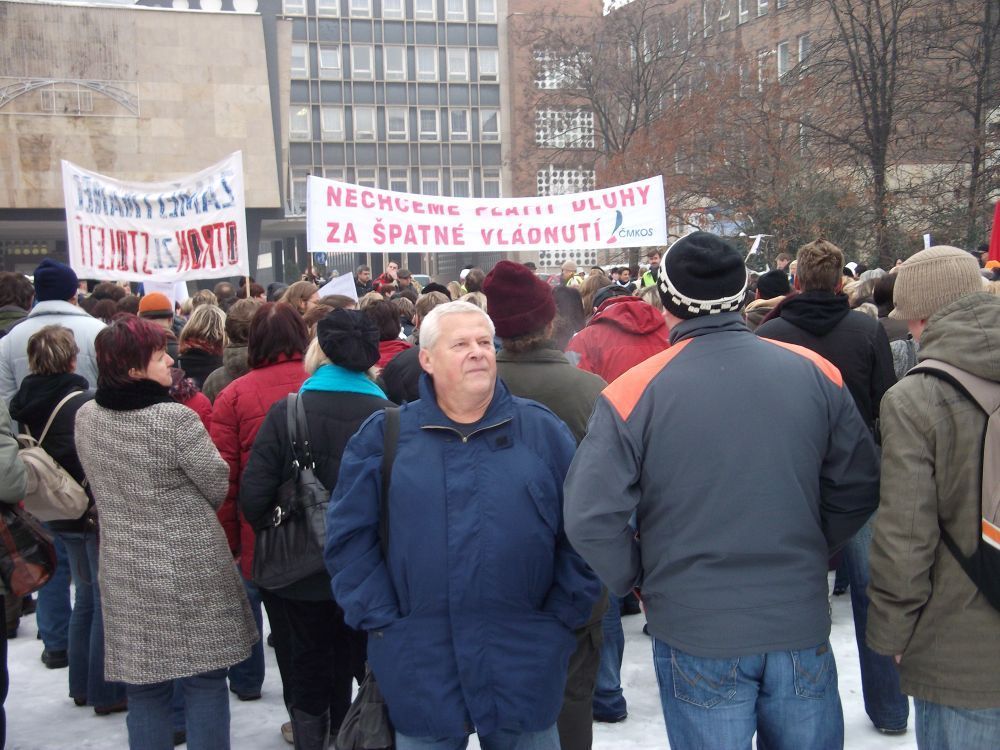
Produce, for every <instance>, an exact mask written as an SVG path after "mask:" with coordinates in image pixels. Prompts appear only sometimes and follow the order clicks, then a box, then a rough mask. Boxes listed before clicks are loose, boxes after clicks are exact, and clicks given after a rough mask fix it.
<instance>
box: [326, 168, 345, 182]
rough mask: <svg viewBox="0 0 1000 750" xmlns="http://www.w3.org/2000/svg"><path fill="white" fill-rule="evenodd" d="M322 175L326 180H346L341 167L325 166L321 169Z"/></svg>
mask: <svg viewBox="0 0 1000 750" xmlns="http://www.w3.org/2000/svg"><path fill="white" fill-rule="evenodd" d="M323 176H324V177H325V178H326V179H328V180H337V181H338V182H345V181H346V176H345V174H344V168H343V167H326V168H324V169H323Z"/></svg>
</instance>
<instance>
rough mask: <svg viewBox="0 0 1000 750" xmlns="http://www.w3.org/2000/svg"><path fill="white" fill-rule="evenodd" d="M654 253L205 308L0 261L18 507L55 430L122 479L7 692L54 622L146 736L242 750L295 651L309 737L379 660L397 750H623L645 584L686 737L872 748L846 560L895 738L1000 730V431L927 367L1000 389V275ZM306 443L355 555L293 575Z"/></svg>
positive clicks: (108, 696)
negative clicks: (992, 587)
mask: <svg viewBox="0 0 1000 750" xmlns="http://www.w3.org/2000/svg"><path fill="white" fill-rule="evenodd" d="M647 261H648V266H647V267H645V268H642V269H639V268H627V267H615V268H612V269H610V270H608V269H605V268H602V267H593V268H591V269H590V270H589V272H587V273H581V272H580V270H579V269H578V267H577V266H576V264H575V263H573V262H572V261H567V263H565V264H564V265H563V267H562V268H561V269H560V273H558V274H553V275H552V276H549V277H545V276H544V275H541V274H538V273H537V271H536V269H535V268H534V266H533V264H530V263H526V264H521V263H515V262H511V261H500V262H499V263H497V264H496V265H495V266H494V267H493V268H492V269H491V270H490V271H489V272H488V273H487V272H485V271H484V270H483V269H479V268H469V269H465V270H464V271H463V272H462V274H461V277H460V279H458V280H457V281H452V282H449V283H448V284H441V283H437V282H431V283H428V284H426V285H424V286H423V287H420V286H419V284H418V283H417V282H416V280H415V279H414V277H413V275H412V274H411V273H410V272H409V271H408V270H407V269H405V268H400V267H399V266H398V264H397V263H395V262H390V263H388V264H387V266H386V268H385V271H384V272H383V273H382V274H381V275H380V276H378V277H377V278H375V279H373V278H372V271H371V268H370V267H368V266H361V267H359V268H357V269H356V270H355V272H354V282H355V288H356V292H357V300H355V298H354V297H348V296H328V297H322V298H321V297H320V291H319V286H317V284H316V283H314V281H313V280H303V281H298V282H295V283H293V284H291V285H288V286H285V285H284V284H272V285H270V286H269V287H268V288H267V289H264V288H263V287H261V286H260V285H258V284H256V283H254V282H252V281H251V280H247V281H244V282H241V284H240V285H237V286H234V285H232V284H230V283H228V282H220V283H219V284H217V285H215V287H214V289H213V290H211V291H209V290H202V291H199V292H197V293H196V294H195V295H194V296H193V297H192V298H191V299H190V300H187V301H185V302H183V303H182V304H175V303H174V302H172V301H171V300H170V299H169V298H168V297H167V296H166V295H164V294H161V293H158V292H150V293H148V294H142V295H134V294H131V293H130V289H129V288H127V285H121V284H117V283H113V282H103V283H100V284H97V285H96V286H95V287H94V288H93V289H92V290H91V292H90V293H84V292H83V291H82V288H81V284H80V282H79V280H78V279H77V277H76V275H75V273H74V272H73V270H72V269H70V268H69V267H67V266H65V265H62V264H60V263H57V262H54V261H52V260H49V259H46V260H44V261H43V262H42V263H41V264H40V265H39V266H38V268H37V269H36V271H35V274H34V278H33V282H32V281H29V280H28V279H27V278H26V277H24V276H22V275H20V274H14V273H0V336H2V338H0V396H2V397H3V403H4V407H5V408H6V409H7V411H8V413H9V422H10V428H9V430H8V429H3V430H0V472H2V475H0V502H3V503H8V504H9V503H17V502H18V501H19V500H20V499H21V498H22V497H23V494H24V487H25V474H24V467H23V466H22V465H21V464H20V462H19V459H18V456H17V449H18V444H17V442H16V440H15V437H14V436H15V435H17V434H19V433H28V434H31V435H35V436H37V435H41V434H42V433H45V435H46V437H45V438H44V440H43V447H44V448H45V450H46V451H47V452H48V453H49V454H50V455H51V456H52V457H53V459H54V460H55V461H56V462H58V463H59V464H60V465H61V466H62V467H63V468H64V469H65V470H66V471H67V472H68V473H69V475H70V476H71V477H72V478H73V480H75V481H77V482H79V483H80V484H81V485H82V486H83V487H84V488H85V490H86V493H87V495H88V498H89V506H88V508H87V510H86V512H84V513H83V514H82V515H81V516H80V517H79V518H71V519H65V520H60V521H51V522H49V523H48V527H49V530H50V531H51V532H52V534H53V538H54V540H55V548H56V550H57V558H58V564H57V566H56V569H55V571H54V573H53V576H52V578H51V580H50V581H49V582H48V583H47V584H46V585H45V586H44V587H43V588H41V589H40V590H39V591H38V593H37V595H36V597H34V598H32V597H28V598H25V599H21V598H17V599H16V600H15V597H13V596H12V595H11V594H10V592H9V591H8V590H7V589H6V588H5V587H4V586H3V584H2V583H0V606H2V607H3V611H4V620H5V628H4V632H3V638H2V640H0V643H2V644H3V648H2V652H0V656H2V664H3V682H2V685H0V688H2V690H0V697H3V698H5V697H6V694H7V688H8V678H7V669H6V642H7V639H8V638H12V637H16V635H17V630H18V620H19V618H20V617H21V616H22V615H23V614H27V613H30V612H31V611H32V610H34V612H35V617H36V619H37V625H38V632H39V636H40V638H41V640H42V651H41V661H42V663H43V664H44V665H45V666H46V667H48V668H49V669H53V670H56V669H62V668H66V669H67V693H68V699H70V700H72V701H73V702H74V703H75V704H76V705H77V706H81V707H82V706H90V707H92V708H93V710H94V712H95V713H96V714H97V715H100V716H103V715H108V714H112V713H117V712H122V711H127V712H128V713H127V718H126V723H127V727H128V736H129V746H130V748H132V750H166V749H167V748H171V747H173V746H175V745H178V744H181V743H184V742H186V743H187V745H188V747H190V748H192V750H225V749H226V748H228V747H229V746H230V739H229V701H230V693H232V694H233V695H234V696H235V698H236V699H238V700H240V701H254V700H258V699H260V698H261V691H262V686H263V684H264V670H265V658H264V648H265V641H267V643H268V645H273V647H274V649H275V657H276V662H277V665H278V671H279V673H280V682H281V686H282V698H283V702H284V704H285V707H286V708H287V711H288V719H289V721H288V722H286V723H285V724H284V725H282V726H281V727H280V728H279V727H275V732H276V733H277V732H278V730H279V729H280V732H281V734H282V735H283V736H284V738H285V739H286V740H287V741H288V742H289V743H290V744H293V745H294V746H295V747H296V748H298V749H299V750H323V749H324V748H327V747H329V746H332V741H333V739H332V738H334V737H336V735H337V733H338V731H339V729H340V728H341V725H342V723H343V721H344V718H345V715H346V714H347V713H348V709H349V707H350V704H351V699H352V694H353V693H354V689H355V684H356V683H357V684H360V683H361V682H362V680H363V679H364V678H365V675H366V670H368V669H370V670H371V673H372V674H373V675H374V677H375V678H376V679H377V682H378V687H379V689H380V691H381V693H382V695H383V696H384V698H385V701H386V705H387V708H388V714H389V718H390V719H391V722H392V725H393V727H394V730H395V737H396V740H395V745H396V747H397V748H398V749H399V750H418V749H419V750H438V749H440V750H453V749H454V750H457V749H459V748H463V747H465V746H466V743H467V741H468V737H469V735H470V734H472V733H477V734H478V736H479V741H480V744H481V746H482V747H483V748H484V749H485V750H558V749H559V748H563V750H589V748H590V747H591V746H592V744H593V730H592V727H593V722H594V721H599V722H607V723H618V722H622V721H624V720H626V719H627V717H628V705H627V703H626V701H625V697H624V695H623V692H622V688H621V677H620V672H621V664H622V658H623V649H624V642H625V639H624V635H623V630H622V625H621V617H622V615H623V614H626V613H635V612H638V611H640V608H641V611H642V612H644V614H645V617H646V620H647V626H646V628H647V629H646V632H647V634H648V635H649V636H650V637H651V639H652V646H653V660H652V668H653V670H654V671H655V674H656V677H657V680H658V683H659V686H660V699H661V703H662V710H663V715H664V719H665V723H666V729H667V735H668V738H669V742H670V746H671V747H673V748H675V750H686V749H687V748H723V749H724V748H745V747H749V746H750V742H751V738H752V737H753V736H754V734H756V736H757V743H758V747H766V748H769V750H771V749H780V748H816V749H817V750H825V749H826V748H842V747H843V746H844V723H843V714H842V708H841V703H840V693H839V689H838V679H837V667H836V660H835V656H834V653H833V650H832V648H831V645H830V641H829V635H830V606H829V597H830V596H831V592H830V591H829V587H828V572H829V571H833V570H836V571H837V575H836V582H835V583H834V588H833V594H834V595H837V594H844V593H847V592H848V591H849V592H850V597H851V603H852V608H853V613H854V622H855V631H856V636H857V642H858V654H859V660H860V673H861V688H862V691H863V695H864V704H865V710H866V712H867V714H868V716H869V718H870V720H871V723H872V725H873V729H874V730H878V731H879V732H882V733H885V734H890V735H892V734H902V733H905V732H907V731H908V729H909V728H910V716H909V713H910V701H909V698H908V696H912V697H913V699H914V705H915V721H914V722H913V724H914V726H915V730H916V736H917V744H918V747H920V748H921V749H922V750H949V749H951V748H954V749H955V750H959V749H961V750H987V748H995V747H997V746H998V742H1000V740H998V738H1000V677H998V675H1000V656H998V655H997V651H996V649H995V647H994V641H995V638H996V636H997V635H998V634H1000V611H998V610H997V609H996V608H994V606H993V605H992V604H991V603H990V600H989V598H988V597H987V595H986V594H984V593H983V584H982V582H981V581H980V580H979V579H977V578H976V577H975V576H974V575H973V573H972V572H969V571H968V569H969V568H970V564H969V560H970V559H979V558H978V557H977V555H979V553H978V552H977V549H978V548H977V545H978V544H979V543H980V535H981V534H980V532H981V530H983V533H984V534H985V533H986V532H985V529H986V527H987V524H988V523H990V524H993V526H992V528H994V529H995V528H996V525H1000V518H996V517H995V516H989V512H993V513H995V512H996V509H995V508H993V509H992V511H990V509H988V508H987V507H986V506H985V505H984V504H983V502H982V498H981V488H982V486H983V484H982V483H983V481H990V480H989V479H987V480H984V479H983V467H984V465H985V464H986V463H988V462H989V461H990V460H991V458H990V456H987V454H986V453H985V452H984V449H983V446H982V441H983V435H984V433H985V431H986V424H987V415H986V414H984V413H983V412H982V410H981V409H979V408H978V407H977V406H976V404H975V403H974V402H972V401H970V400H969V398H967V397H966V395H965V393H964V391H963V390H962V389H961V388H960V386H959V385H956V382H955V381H953V380H948V379H942V378H940V377H936V376H934V375H932V374H930V373H927V372H924V371H920V372H915V373H911V374H910V375H907V373H908V372H909V371H910V370H912V369H913V368H914V366H916V365H918V363H921V362H924V363H929V362H932V361H933V362H944V363H946V364H947V365H949V366H951V367H953V368H958V369H959V370H961V371H964V372H966V373H971V374H972V375H973V376H974V377H976V378H978V379H979V380H981V381H983V383H984V384H986V386H992V387H994V388H996V389H998V390H1000V359H998V354H997V353H998V352H1000V280H997V279H995V278H994V277H995V276H996V275H997V268H994V267H986V264H985V259H983V262H978V263H977V258H976V257H974V255H972V254H970V253H967V252H965V251H963V250H960V249H957V248H952V247H948V246H937V247H932V248H929V249H925V250H923V251H920V252H917V253H915V254H913V255H912V256H911V257H910V258H908V259H907V260H906V261H905V262H901V263H900V264H897V266H896V267H895V268H893V269H891V270H890V271H888V272H886V271H883V270H881V269H871V270H868V269H865V268H863V267H859V265H858V264H857V263H849V262H847V260H846V259H845V257H844V253H843V252H842V251H841V250H840V248H838V247H837V246H835V245H834V244H832V243H830V242H828V241H826V240H822V239H820V240H817V241H815V242H811V243H808V244H806V245H804V246H803V247H801V248H799V249H798V251H797V255H796V257H795V258H794V259H792V258H791V257H789V256H787V255H781V256H779V257H778V259H777V264H776V265H777V267H776V268H775V269H774V270H770V271H768V272H766V273H762V274H758V273H753V272H751V271H749V270H748V269H747V267H746V265H745V262H744V259H743V257H742V255H741V254H740V253H739V252H738V251H737V250H736V249H735V248H734V247H733V246H732V245H731V244H730V243H729V242H728V241H727V240H725V239H723V238H720V237H717V236H715V235H712V234H709V233H706V232H695V233H693V234H690V235H688V236H686V237H684V238H681V239H680V240H678V241H677V242H675V243H674V244H673V245H671V246H670V247H669V248H668V249H666V250H664V251H663V252H662V254H661V252H660V251H659V250H654V251H652V252H651V253H650V254H649V255H648V256H647ZM997 265H998V266H1000V264H997ZM247 283H249V284H250V286H249V287H246V286H244V284H247ZM919 369H920V368H918V370H919ZM53 415H55V416H53ZM6 424H7V423H6V422H5V423H4V425H5V427H6ZM303 436H305V438H303ZM303 449H304V450H305V451H306V452H305V453H304V454H303V453H302V451H303ZM994 450H995V448H994ZM992 458H993V459H994V460H997V461H1000V457H997V456H993V457H992ZM303 467H305V468H308V469H309V470H310V471H311V472H312V475H313V476H314V477H315V481H316V482H318V483H319V485H320V486H321V488H322V491H323V492H324V493H326V494H328V495H329V501H328V504H327V508H326V515H325V523H326V531H325V536H324V538H323V539H322V540H320V541H321V543H322V544H323V545H325V546H324V547H323V552H322V555H320V554H319V553H318V552H317V559H316V563H317V564H316V566H315V567H314V568H313V569H311V570H310V571H309V572H308V574H303V575H301V576H298V577H295V578H293V579H288V580H284V579H283V580H282V581H281V583H280V584H274V583H271V581H272V580H275V579H274V578H273V577H272V576H271V574H272V573H274V572H276V571H274V570H271V569H269V568H268V566H269V565H275V564H276V563H274V562H273V561H272V560H271V558H269V557H268V556H267V555H258V559H256V560H255V549H257V551H258V552H259V549H258V548H257V537H258V535H261V534H264V533H265V530H270V529H273V528H275V527H277V526H278V525H280V523H281V522H282V506H281V504H280V503H281V498H282V497H283V493H285V492H286V491H287V486H288V483H289V482H290V481H291V482H294V481H295V479H296V477H298V476H299V472H300V471H301V470H302V469H303ZM993 479H994V480H995V476H994V477H993ZM989 489H990V488H987V490H989ZM992 490H993V491H994V492H995V490H996V488H992ZM325 496H326V495H324V497H325ZM997 539H1000V535H997ZM984 554H985V553H984ZM320 558H322V559H320ZM71 584H72V586H71ZM265 584H266V585H265ZM71 593H72V601H71ZM640 602H641V604H640ZM265 611H266V614H267V622H268V624H269V634H267V633H265V629H264V619H263V613H264V612H265ZM13 689H14V690H16V689H17V686H16V685H14V686H13ZM2 716H3V714H2V709H0V717H2ZM4 721H5V720H4ZM5 726H6V725H5V723H0V747H2V744H3V737H4V733H5ZM67 741H69V738H67Z"/></svg>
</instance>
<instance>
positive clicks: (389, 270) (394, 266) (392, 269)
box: [385, 261, 399, 278]
mask: <svg viewBox="0 0 1000 750" xmlns="http://www.w3.org/2000/svg"><path fill="white" fill-rule="evenodd" d="M385 270H386V272H387V273H388V274H389V275H390V276H392V278H396V271H398V270H399V265H398V264H396V263H393V262H392V261H390V262H389V265H388V266H386V267H385Z"/></svg>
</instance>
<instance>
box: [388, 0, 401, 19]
mask: <svg viewBox="0 0 1000 750" xmlns="http://www.w3.org/2000/svg"><path fill="white" fill-rule="evenodd" d="M405 17H406V7H405V6H404V5H403V0H382V18H405Z"/></svg>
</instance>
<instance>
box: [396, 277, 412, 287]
mask: <svg viewBox="0 0 1000 750" xmlns="http://www.w3.org/2000/svg"><path fill="white" fill-rule="evenodd" d="M412 281H413V279H412V278H411V277H409V276H407V277H406V278H405V279H404V278H403V277H402V276H397V277H396V282H397V283H398V284H399V288H400V289H405V288H406V287H408V286H409V285H410V284H411V282H412Z"/></svg>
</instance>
